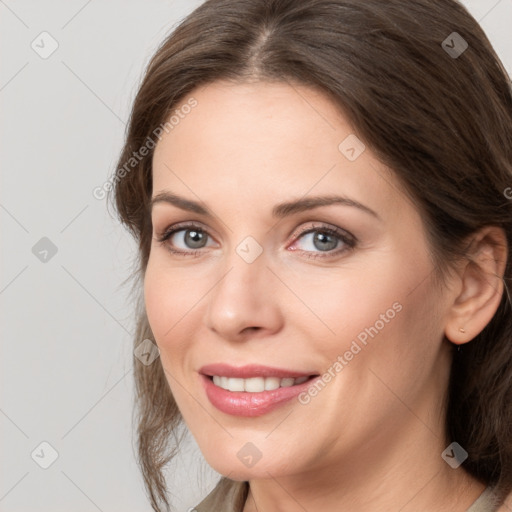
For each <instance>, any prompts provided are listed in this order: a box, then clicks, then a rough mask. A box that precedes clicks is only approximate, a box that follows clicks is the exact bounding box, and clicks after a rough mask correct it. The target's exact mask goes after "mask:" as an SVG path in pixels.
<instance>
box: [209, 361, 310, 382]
mask: <svg viewBox="0 0 512 512" xmlns="http://www.w3.org/2000/svg"><path fill="white" fill-rule="evenodd" d="M199 373H202V374H203V375H208V376H209V377H212V376H214V375H218V376H219V377H235V378H236V377H238V378H241V379H248V378H251V377H278V378H281V379H285V378H299V377H309V376H311V375H318V374H317V373H315V372H301V371H295V370H287V369H284V368H276V367H273V366H261V365H258V364H249V365H245V366H231V365H229V364H225V363H214V364H207V365H206V366H203V367H201V369H200V370H199Z"/></svg>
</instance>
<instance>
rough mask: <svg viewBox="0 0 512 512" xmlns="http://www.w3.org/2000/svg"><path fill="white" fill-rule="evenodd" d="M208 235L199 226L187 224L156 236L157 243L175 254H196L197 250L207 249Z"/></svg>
mask: <svg viewBox="0 0 512 512" xmlns="http://www.w3.org/2000/svg"><path fill="white" fill-rule="evenodd" d="M208 238H210V236H209V235H208V233H207V232H206V231H205V230H204V229H202V228H201V227H200V226H196V225H194V224H187V225H182V226H173V227H171V228H169V229H167V230H166V231H165V232H164V233H162V234H161V235H159V236H157V241H158V242H160V243H161V244H163V245H165V246H166V248H167V249H168V250H169V251H170V252H172V253H177V254H185V255H186V254H196V253H197V252H198V250H199V249H203V248H204V247H207V246H208V245H207V243H208Z"/></svg>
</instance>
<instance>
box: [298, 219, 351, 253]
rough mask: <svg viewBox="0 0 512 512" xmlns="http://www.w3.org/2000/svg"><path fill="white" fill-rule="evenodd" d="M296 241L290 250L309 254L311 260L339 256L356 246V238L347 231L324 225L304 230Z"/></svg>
mask: <svg viewBox="0 0 512 512" xmlns="http://www.w3.org/2000/svg"><path fill="white" fill-rule="evenodd" d="M296 239H297V241H296V242H295V243H294V244H293V246H292V247H291V250H299V251H300V252H305V253H310V254H309V257H312V258H317V257H320V258H322V257H331V256H334V255H339V254H341V253H342V252H345V251H347V250H350V249H353V248H354V247H355V245H356V238H355V237H354V236H353V235H351V234H350V233H348V231H344V230H342V229H340V228H334V227H330V226H325V225H322V226H313V227H309V228H305V229H303V230H302V231H301V232H299V234H298V235H296Z"/></svg>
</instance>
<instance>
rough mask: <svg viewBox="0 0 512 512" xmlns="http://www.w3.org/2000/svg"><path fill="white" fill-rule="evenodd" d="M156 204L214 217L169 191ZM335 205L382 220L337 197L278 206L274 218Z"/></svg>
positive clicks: (348, 199)
mask: <svg viewBox="0 0 512 512" xmlns="http://www.w3.org/2000/svg"><path fill="white" fill-rule="evenodd" d="M156 203H169V204H172V205H174V206H176V207H178V208H180V209H181V210H186V211H189V212H193V213H197V214H199V215H204V216H206V217H213V215H212V214H211V213H210V211H209V210H208V208H206V207H205V206H203V204H201V203H199V202H197V201H192V200H191V199H186V198H184V197H180V196H177V195H176V194H172V193H171V192H167V191H165V192H160V193H158V194H157V195H155V196H154V197H153V198H152V199H151V203H150V209H153V206H154V205H155V204H156ZM334 204H339V205H344V206H351V207H354V208H358V209H359V210H361V211H363V212H365V213H367V214H370V215H372V216H373V217H375V218H376V219H379V220H382V219H381V218H380V216H379V215H378V214H377V212H375V211H373V210H372V209H371V208H369V207H368V206H365V205H364V204H362V203H360V202H359V201H355V200H354V199H350V198H348V197H342V196H337V195H327V196H315V197H306V198H302V199H297V200H294V201H288V202H285V203H280V204H277V205H275V206H274V207H273V208H272V217H276V218H284V217H288V216H290V215H293V214H296V213H300V212H304V211H308V210H312V209H314V208H320V207H322V206H330V205H334Z"/></svg>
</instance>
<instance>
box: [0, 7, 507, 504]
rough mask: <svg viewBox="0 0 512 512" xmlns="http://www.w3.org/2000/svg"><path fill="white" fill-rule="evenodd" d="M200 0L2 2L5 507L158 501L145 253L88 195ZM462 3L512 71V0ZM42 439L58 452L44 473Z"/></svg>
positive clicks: (190, 484)
mask: <svg viewBox="0 0 512 512" xmlns="http://www.w3.org/2000/svg"><path fill="white" fill-rule="evenodd" d="M200 3H201V1H200V0H180V1H178V0H167V1H166V0H151V1H147V0H146V1H144V0H124V1H122V0H103V1H100V0H89V1H87V0H66V1H64V0H61V1H57V0H52V1H35V0H34V1H28V0H20V1H14V0H0V38H1V43H0V44H1V59H0V62H1V66H0V112H1V114H0V120H1V121H0V126H1V130H2V132H1V135H2V137H1V141H2V146H1V153H0V164H1V169H2V173H1V183H0V191H1V197H0V224H1V244H0V250H1V262H2V271H1V275H0V307H1V315H2V316H1V323H0V325H1V329H2V330H1V341H2V351H1V357H0V362H1V367H0V377H1V388H0V390H1V394H0V432H1V442H2V446H1V452H0V453H1V456H0V511H1V512H30V511H41V512H46V511H48V512H50V511H51V512H61V511H71V510H72V511H73V512H94V511H102V512H107V511H108V512H114V511H123V512H125V511H149V510H151V507H150V506H149V503H148V501H147V499H146V497H145V494H144V490H143V485H142V480H141V478H140V475H139V471H138V468H137V465H136V461H135V457H134V445H133V443H132V432H131V407H132V393H133V383H132V380H133V377H132V336H131V332H133V328H134V319H133V315H132V305H131V304H130V301H129V299H128V290H129V288H128V287H126V286H125V287H122V286H121V283H122V282H123V280H124V279H125V278H126V277H127V276H128V273H129V272H130V264H131V260H132V258H133V255H134V249H135V247H134V244H133V243H132V241H131V240H130V239H129V237H128V235H127V234H126V233H124V232H123V231H122V230H121V229H120V227H119V226H117V225H116V222H115V221H114V220H113V219H112V218H111V217H110V216H109V214H108V213H107V211H106V204H105V200H97V199H95V198H94V197H93V195H92V190H93V189H94V187H97V186H101V185H102V184H103V183H104V182H105V181H106V180H107V179H108V177H109V176H110V175H111V173H112V172H113V171H114V166H115V164H116V158H117V156H118V153H119V151H120V149H121V145H122V141H123V134H124V128H125V122H126V120H127V118H128V114H129V110H130V105H131V101H132V99H133V97H134V94H135V91H136V87H137V84H138V82H139V80H140V78H141V76H142V71H143V69H144V66H145V65H146V64H147V62H148V59H149V58H150V56H151V55H152V53H153V51H154V50H155V49H156V47H157V45H158V44H159V43H160V42H161V40H162V39H163V38H164V37H165V35H166V34H168V33H169V31H170V30H171V29H172V27H174V26H175V25H176V23H177V22H178V21H179V20H181V19H182V18H183V17H184V16H186V15H187V14H188V13H189V12H190V11H192V10H193V9H194V8H195V7H196V6H197V5H199V4H200ZM464 3H465V4H466V5H467V6H468V7H469V9H470V11H471V12H472V14H473V15H474V16H475V17H476V18H477V19H478V20H480V21H481V24H482V26H483V28H484V30H485V31H486V32H487V34H488V36H489V38H490V39H491V42H492V43H493V44H494V46H495V48H496V50H497V52H498V54H499V55H500V57H501V58H502V60H503V62H504V64H505V66H506V68H507V70H508V72H509V73H511V72H512V35H511V29H510V27H511V26H512V0H500V1H496V0H468V1H465V2H464ZM454 30H456V27H454ZM44 31H46V32H48V33H49V34H51V37H52V38H53V39H55V40H56V41H57V43H58V48H57V50H56V51H55V52H54V53H53V54H52V55H51V56H49V57H48V58H46V59H43V58H41V57H40V55H39V54H38V53H36V51H35V50H34V49H33V48H32V47H31V44H32V42H33V41H34V40H35V43H34V44H35V45H36V44H37V45H39V50H38V51H40V52H42V51H47V50H48V49H49V48H51V47H50V44H51V41H50V40H49V39H48V38H47V36H40V34H41V32H44ZM41 37H43V38H44V37H46V39H44V40H43V42H41ZM43 237H47V238H49V239H50V240H51V242H52V243H53V244H54V245H55V246H56V248H57V253H56V254H55V255H53V256H51V252H50V253H48V255H47V261H46V262H43V261H40V259H38V257H36V255H35V254H34V253H33V252H32V248H33V247H34V245H35V244H36V243H37V242H38V241H39V240H40V239H41V238H43ZM39 250H41V249H39ZM36 252H37V251H36ZM40 257H44V253H43V254H40ZM42 442H47V443H49V444H50V445H51V446H52V447H53V448H54V449H55V450H56V452H57V453H58V458H57V459H56V460H55V462H54V463H53V464H52V465H51V466H50V467H49V468H48V469H42V468H41V467H40V466H39V465H38V464H37V463H36V462H35V460H37V461H38V462H40V463H41V462H43V463H44V462H45V461H49V460H51V459H50V458H49V457H51V450H49V449H48V448H47V447H46V446H44V445H43V446H42V447H41V446H40V445H41V443H42ZM34 450H35V453H34V458H32V455H31V454H33V452H34ZM34 459H35V460H34ZM201 461H202V457H201V454H200V452H199V451H198V448H197V445H196V444H195V442H194V441H193V440H191V439H190V436H189V440H188V443H187V445H186V450H185V451H184V452H183V453H182V454H181V455H180V456H179V457H178V458H177V460H176V464H175V466H174V467H172V468H170V470H169V472H168V476H169V486H170V487H172V489H173V490H174V492H175V493H176V501H175V505H176V510H178V511H183V512H185V511H186V510H187V509H188V508H189V507H192V506H194V505H195V504H197V503H198V502H199V501H200V500H201V498H202V497H203V496H204V495H205V494H206V493H207V492H208V491H209V490H210V489H211V488H212V487H213V485H214V483H215V481H216V480H217V478H218V475H217V474H216V473H215V472H214V471H213V470H211V469H210V468H208V467H207V465H206V463H205V462H201Z"/></svg>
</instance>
